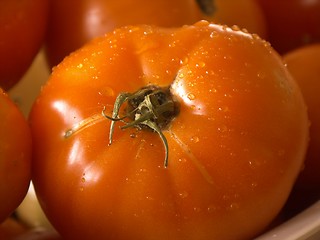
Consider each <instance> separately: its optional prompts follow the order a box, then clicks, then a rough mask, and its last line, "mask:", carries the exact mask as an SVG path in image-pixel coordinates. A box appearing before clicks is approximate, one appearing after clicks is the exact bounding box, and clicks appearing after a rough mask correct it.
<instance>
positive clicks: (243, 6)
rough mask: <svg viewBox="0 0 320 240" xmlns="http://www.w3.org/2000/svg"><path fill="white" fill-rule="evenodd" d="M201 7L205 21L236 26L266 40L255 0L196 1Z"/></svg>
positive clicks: (263, 17)
mask: <svg viewBox="0 0 320 240" xmlns="http://www.w3.org/2000/svg"><path fill="white" fill-rule="evenodd" d="M197 1H198V2H199V3H202V4H200V6H201V5H202V6H203V9H204V13H206V15H205V17H204V18H205V19H206V20H208V21H213V22H216V23H220V24H226V25H228V26H233V25H237V26H239V27H240V28H245V29H247V30H248V31H249V32H250V33H256V34H258V35H259V36H260V37H262V38H267V25H266V19H265V16H264V13H263V11H262V9H261V6H260V5H259V4H258V3H257V2H256V0H237V1H234V0H209V1H208V0H197Z"/></svg>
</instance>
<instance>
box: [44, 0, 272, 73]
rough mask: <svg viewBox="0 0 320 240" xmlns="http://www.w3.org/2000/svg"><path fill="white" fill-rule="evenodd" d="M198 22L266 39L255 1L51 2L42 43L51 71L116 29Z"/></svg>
mask: <svg viewBox="0 0 320 240" xmlns="http://www.w3.org/2000/svg"><path fill="white" fill-rule="evenodd" d="M208 3H209V4H208ZM200 6H202V10H203V11H201V8H200ZM204 12H206V14H204ZM202 19H207V20H209V21H214V22H218V23H223V24H227V25H238V26H239V27H242V28H246V29H248V31H249V32H252V33H257V34H258V35H260V36H261V37H263V38H265V37H266V25H265V19H264V16H263V14H262V11H261V9H260V6H259V5H258V4H257V3H256V2H255V0H237V1H234V0H215V1H211V2H208V1H206V0H199V1H197V0H161V1H149V0H138V1H137V0H136V1H130V0H129V1H128V0H108V1H104V0H68V1H62V0H52V1H51V6H50V19H49V26H48V35H47V40H46V53H47V58H48V62H49V65H50V66H51V67H52V66H55V65H57V64H58V63H59V62H61V61H62V59H63V58H64V57H65V56H67V55H68V54H70V53H71V52H72V51H74V50H76V49H78V48H80V47H81V46H82V45H83V44H85V43H86V42H88V41H89V40H91V39H92V38H94V37H97V36H101V35H104V34H105V33H107V32H111V31H113V30H114V29H115V28H117V27H122V26H126V25H135V24H149V25H156V26H162V27H181V26H183V25H185V24H193V23H194V22H196V21H199V20H202Z"/></svg>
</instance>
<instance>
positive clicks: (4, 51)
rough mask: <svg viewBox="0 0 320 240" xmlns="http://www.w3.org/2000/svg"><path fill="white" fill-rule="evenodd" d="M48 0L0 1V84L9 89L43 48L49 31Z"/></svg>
mask: <svg viewBox="0 0 320 240" xmlns="http://www.w3.org/2000/svg"><path fill="white" fill-rule="evenodd" d="M48 3H49V2H48V0H19V1H13V0H1V1H0V39H1V40H0V56H1V60H0V87H1V88H3V89H5V90H9V89H10V88H11V87H13V86H14V85H15V84H16V83H17V82H18V81H20V79H21V78H22V76H23V75H24V73H25V72H26V71H27V70H28V68H29V67H30V65H31V63H32V61H33V60H34V58H35V56H36V55H37V53H38V51H39V50H40V48H41V46H42V44H43V40H44V37H45V32H46V23H47V17H48Z"/></svg>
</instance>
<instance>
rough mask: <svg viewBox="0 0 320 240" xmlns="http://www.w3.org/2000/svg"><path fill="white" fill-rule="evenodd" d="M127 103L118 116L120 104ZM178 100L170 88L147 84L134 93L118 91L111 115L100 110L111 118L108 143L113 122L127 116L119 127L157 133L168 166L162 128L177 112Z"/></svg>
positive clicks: (166, 144) (167, 153) (167, 149)
mask: <svg viewBox="0 0 320 240" xmlns="http://www.w3.org/2000/svg"><path fill="white" fill-rule="evenodd" d="M125 102H126V103H127V108H126V113H125V115H124V116H123V117H119V112H120V109H121V106H123V104H124V103H125ZM177 103H178V102H177V101H176V100H174V98H173V96H172V94H171V92H170V88H169V87H167V88H160V87H157V86H153V85H150V86H147V87H144V88H142V89H140V90H138V91H136V92H134V93H127V92H126V93H120V94H119V95H118V97H117V98H116V100H115V103H114V108H113V112H112V116H111V117H109V116H107V115H106V114H105V111H103V112H102V114H103V116H105V117H106V118H108V119H109V120H111V125H110V132H109V144H111V143H112V140H113V133H114V127H115V123H116V122H117V121H123V122H125V121H124V119H126V118H128V119H129V120H130V121H129V122H125V125H123V126H121V129H127V128H130V127H137V128H139V129H142V128H147V129H151V130H153V131H154V132H156V133H158V135H159V137H160V139H161V140H162V143H163V145H164V148H165V159H164V167H165V168H166V167H167V166H168V158H169V146H168V142H167V139H166V137H165V135H164V134H163V132H162V130H163V129H164V128H165V127H167V125H168V123H169V122H170V121H171V120H172V119H173V118H174V117H175V116H176V115H177V114H178V112H179V106H178V104H177Z"/></svg>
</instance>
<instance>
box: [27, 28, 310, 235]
mask: <svg viewBox="0 0 320 240" xmlns="http://www.w3.org/2000/svg"><path fill="white" fill-rule="evenodd" d="M149 84H154V85H159V86H163V87H165V86H171V92H172V93H173V94H174V96H175V97H176V98H177V100H178V101H179V102H180V104H181V106H180V113H179V115H178V116H177V117H176V118H175V119H174V120H173V121H172V122H171V124H170V126H169V127H168V128H167V129H165V130H163V133H164V134H165V136H166V138H167V140H168V144H169V166H168V168H164V167H163V158H164V149H163V145H162V143H161V140H160V139H159V136H158V135H157V134H155V133H153V132H150V131H146V130H138V129H127V130H120V129H119V128H118V127H116V128H115V134H114V138H113V139H114V140H113V143H112V144H111V145H109V144H108V143H109V141H108V133H109V127H110V121H109V120H107V119H104V118H103V117H101V111H102V110H103V109H104V108H106V110H105V112H106V113H110V114H111V111H112V108H113V104H114V101H115V98H116V97H117V95H118V94H119V93H120V92H134V91H136V90H138V89H139V88H141V87H143V86H145V85H149ZM90 117H93V118H95V119H98V120H96V122H94V124H91V125H88V127H87V128H84V129H82V131H79V132H77V133H76V134H74V135H72V136H71V137H69V138H65V137H64V136H65V133H66V131H67V130H68V129H70V128H71V127H74V126H76V125H77V124H79V123H80V122H81V121H82V120H84V119H86V120H88V119H90ZM30 123H31V128H32V134H33V140H34V153H35V155H34V157H35V158H34V165H33V174H34V185H35V189H36V192H37V194H38V196H39V200H40V204H41V205H42V207H43V209H44V211H45V213H46V214H47V217H48V218H49V220H50V221H51V222H52V224H53V225H54V226H55V227H56V229H57V230H58V231H59V232H60V233H61V234H62V235H63V236H66V237H67V238H71V239H77V238H81V239H100V238H105V237H106V236H108V237H109V238H110V239H128V238H129V237H128V236H130V239H140V240H142V239H150V236H152V237H153V239H175V240H176V239H197V240H200V239H208V238H210V239H212V238H219V239H230V238H231V239H246V238H252V237H253V236H256V235H257V234H259V233H260V232H261V231H262V230H263V229H264V228H265V227H266V226H267V225H268V224H269V223H270V222H271V221H272V219H273V218H274V217H275V216H276V215H277V213H278V212H279V211H280V209H281V208H282V206H283V205H284V203H285V200H286V199H287V197H288V194H289V192H290V190H291V187H292V185H293V182H294V180H295V178H296V176H297V174H298V172H299V170H300V168H301V166H302V161H303V156H304V154H305V151H306V146H307V139H308V120H307V113H306V108H305V105H304V102H303V99H302V96H301V93H300V92H299V89H298V88H297V86H296V84H295V82H294V81H293V80H292V78H291V76H290V75H289V73H288V72H287V70H286V68H285V67H284V65H283V63H282V61H281V59H280V57H279V56H278V55H277V54H276V53H275V52H274V51H273V50H272V49H271V48H270V47H269V45H268V44H267V43H266V42H264V41H262V40H261V39H260V38H258V37H257V36H255V35H254V36H252V35H249V34H247V33H244V32H241V31H239V30H237V29H234V30H232V29H230V28H224V27H221V26H216V25H208V23H206V22H200V23H198V24H196V25H194V26H188V27H183V28H178V29H158V28H152V27H148V26H140V27H139V26H137V27H131V28H124V29H120V30H117V31H115V32H114V33H110V34H109V35H107V36H106V37H104V38H100V39H97V40H95V41H93V42H91V43H90V44H88V45H87V46H85V47H84V48H82V49H80V50H79V51H76V52H75V53H73V54H72V55H70V57H68V58H66V59H65V60H64V61H63V62H62V63H61V64H60V65H58V66H57V67H56V68H55V69H54V72H53V74H52V76H51V78H50V79H49V81H48V82H47V84H46V85H45V86H44V87H43V89H42V92H41V94H40V96H39V97H38V99H37V100H36V102H35V104H34V106H33V108H32V111H31V115H30ZM119 125H121V123H120V122H119V123H117V126H119ZM88 226H90V227H89V228H88ZM212 226H214V227H212Z"/></svg>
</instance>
